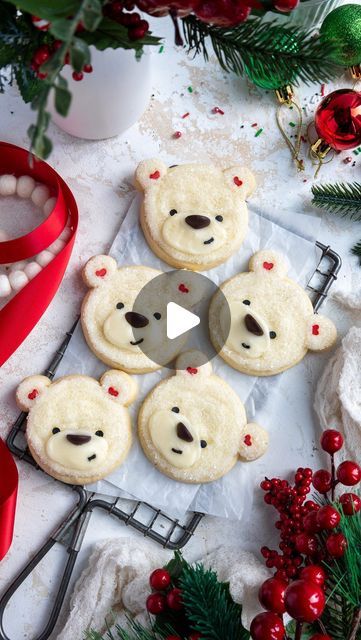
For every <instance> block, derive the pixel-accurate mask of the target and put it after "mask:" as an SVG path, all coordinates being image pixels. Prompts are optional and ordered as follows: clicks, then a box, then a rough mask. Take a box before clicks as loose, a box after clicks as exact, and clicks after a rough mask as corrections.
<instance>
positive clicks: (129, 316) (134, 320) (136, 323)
mask: <svg viewBox="0 0 361 640" xmlns="http://www.w3.org/2000/svg"><path fill="white" fill-rule="evenodd" d="M125 319H126V321H127V322H128V323H129V324H130V326H131V327H134V329H141V328H142V327H146V326H147V324H149V320H148V318H146V317H145V316H142V314H141V313H135V311H127V313H126V314H125Z"/></svg>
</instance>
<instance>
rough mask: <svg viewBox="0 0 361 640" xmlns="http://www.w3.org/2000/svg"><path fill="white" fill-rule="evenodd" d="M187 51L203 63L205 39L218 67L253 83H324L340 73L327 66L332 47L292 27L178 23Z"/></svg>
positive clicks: (258, 21)
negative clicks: (221, 26)
mask: <svg viewBox="0 0 361 640" xmlns="http://www.w3.org/2000/svg"><path fill="white" fill-rule="evenodd" d="M182 22H183V31H184V38H185V40H186V42H187V44H188V47H189V51H193V52H194V53H195V54H198V53H203V55H204V58H205V59H206V60H207V59H208V57H209V54H208V49H207V38H208V37H209V38H210V41H211V44H212V47H213V50H214V53H215V54H216V56H217V58H218V61H219V63H220V65H221V67H222V68H223V69H224V70H225V71H228V72H233V73H236V74H237V75H240V76H242V75H248V76H249V77H250V79H251V80H252V79H254V80H257V81H258V83H259V82H261V81H262V79H269V78H272V77H276V78H277V77H279V78H282V82H281V83H280V84H282V86H283V85H285V84H289V83H293V84H297V83H299V82H301V81H302V82H305V83H310V82H327V81H328V80H330V79H332V78H334V77H335V76H336V75H340V74H341V73H342V68H341V67H339V66H338V65H335V64H334V63H333V62H331V59H330V58H331V56H332V53H333V50H334V44H330V45H325V43H323V42H322V43H321V42H320V39H319V38H315V37H311V35H310V33H308V32H305V31H302V30H301V29H300V28H298V27H296V26H292V25H291V26H289V25H287V26H286V25H278V24H276V23H275V22H267V23H264V22H263V21H262V19H260V18H253V19H249V20H247V22H244V23H242V24H241V25H239V26H238V27H234V28H232V29H221V28H219V27H212V26H209V25H207V24H205V23H203V22H201V21H200V20H198V19H197V18H196V17H194V16H188V17H187V18H184V19H183V20H182Z"/></svg>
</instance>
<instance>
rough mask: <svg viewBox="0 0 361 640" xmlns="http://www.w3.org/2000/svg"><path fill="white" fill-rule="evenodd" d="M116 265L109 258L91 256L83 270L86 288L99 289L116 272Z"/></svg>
mask: <svg viewBox="0 0 361 640" xmlns="http://www.w3.org/2000/svg"><path fill="white" fill-rule="evenodd" d="M117 268H118V267H117V263H116V262H115V260H114V258H111V257H110V256H93V258H90V260H88V262H87V263H86V265H85V267H84V269H83V280H84V282H85V284H86V285H88V287H92V288H95V287H100V286H101V285H102V284H103V282H106V281H107V280H109V278H110V277H111V276H112V275H113V274H114V273H115V272H116V270H117Z"/></svg>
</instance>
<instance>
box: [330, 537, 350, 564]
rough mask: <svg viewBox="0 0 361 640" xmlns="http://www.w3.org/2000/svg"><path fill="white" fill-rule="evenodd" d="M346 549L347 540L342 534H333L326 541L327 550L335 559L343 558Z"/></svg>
mask: <svg viewBox="0 0 361 640" xmlns="http://www.w3.org/2000/svg"><path fill="white" fill-rule="evenodd" d="M346 547H347V540H346V538H345V536H344V535H343V534H342V533H331V535H330V536H328V538H327V540H326V549H327V551H328V553H329V554H330V556H332V557H333V558H342V556H343V554H344V553H345V551H346Z"/></svg>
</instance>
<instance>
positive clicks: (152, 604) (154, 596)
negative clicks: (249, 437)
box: [146, 593, 167, 616]
mask: <svg viewBox="0 0 361 640" xmlns="http://www.w3.org/2000/svg"><path fill="white" fill-rule="evenodd" d="M146 607H147V611H149V613H152V614H153V615H154V616H157V615H159V614H160V613H163V611H165V610H166V608H167V600H166V597H165V596H164V595H163V594H162V593H151V594H150V596H148V598H147V602H146Z"/></svg>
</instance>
